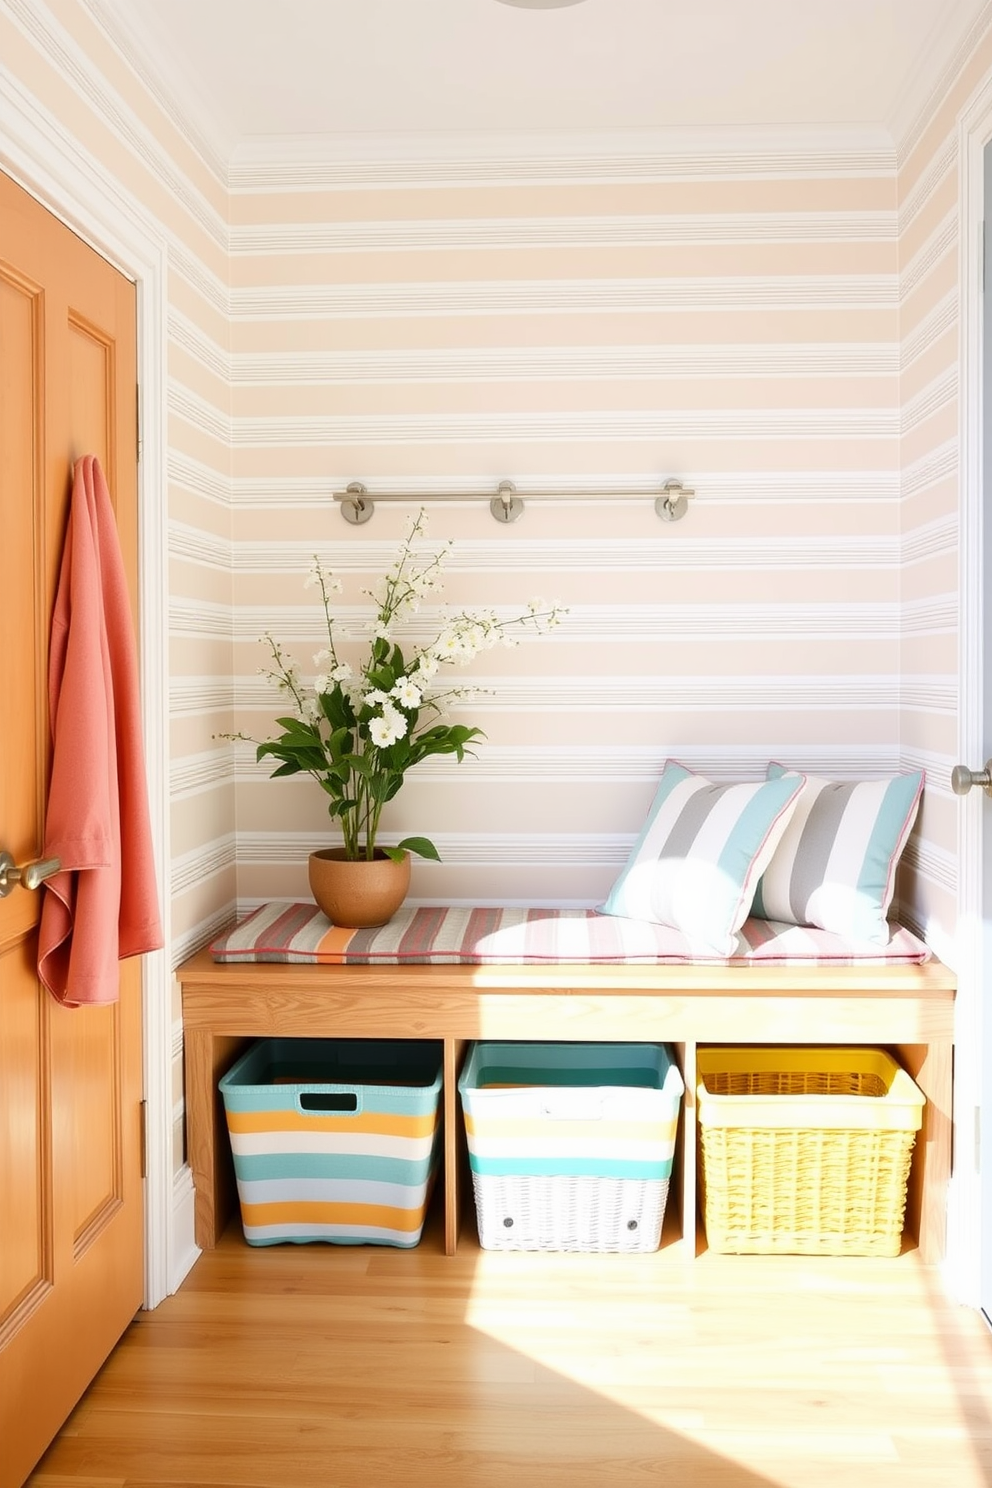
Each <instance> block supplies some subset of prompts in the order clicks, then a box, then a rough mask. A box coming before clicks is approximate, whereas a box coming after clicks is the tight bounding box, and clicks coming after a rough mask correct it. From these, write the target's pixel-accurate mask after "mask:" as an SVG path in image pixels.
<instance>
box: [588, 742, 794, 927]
mask: <svg viewBox="0 0 992 1488" xmlns="http://www.w3.org/2000/svg"><path fill="white" fill-rule="evenodd" d="M804 779H805V777H804V776H802V775H793V774H789V775H785V774H783V775H781V776H780V777H776V778H774V779H770V780H759V781H752V782H748V783H744V784H734V785H715V784H714V783H713V782H712V781H711V780H706V779H705V778H704V777H703V776H702V775H695V774H693V772H692V771H691V770H687V769H686V768H685V767H684V766H683V765H680V764H677V763H676V762H675V761H674V760H669V761H668V762H667V763H666V765H665V768H664V771H663V772H662V777H661V783H660V785H659V786H658V790H657V793H656V795H655V798H654V801H653V803H652V806H651V810H650V812H649V813H648V819H647V821H646V823H645V825H644V829H643V831H642V832H641V835H640V837H639V838H638V839H637V842H636V843H635V844H634V847H633V849H632V851H631V854H630V857H629V858H628V859H627V863H626V866H625V867H624V869H623V872H622V873H621V874H620V877H619V878H618V879H617V881H616V883H615V884H614V885H613V888H612V889H611V890H610V893H609V896H608V898H607V900H606V903H605V904H604V905H603V906H602V909H601V913H603V914H608V915H619V916H622V917H623V918H624V919H630V920H649V921H651V922H653V923H654V924H656V925H669V926H671V927H672V928H673V929H675V930H681V931H682V933H683V934H684V935H685V936H686V937H687V938H688V940H689V942H690V945H691V946H692V947H693V948H694V949H698V950H699V951H700V952H706V953H708V954H716V955H718V956H732V955H733V954H734V951H735V950H736V949H737V932H738V930H740V928H741V926H742V925H743V923H744V921H745V920H746V919H747V916H748V912H749V910H750V908H751V900H752V898H753V895H754V890H755V886H756V885H757V882H758V879H759V878H760V876H761V874H762V872H763V871H764V869H765V867H766V866H767V864H768V862H769V861H770V859H771V856H772V853H773V852H774V851H775V848H776V846H777V844H778V841H779V838H780V837H781V835H782V833H783V832H784V831H785V829H786V827H787V826H788V823H789V818H790V817H791V815H792V812H793V811H794V809H795V806H796V802H797V800H798V799H799V796H800V793H801V791H802V788H803V782H804Z"/></svg>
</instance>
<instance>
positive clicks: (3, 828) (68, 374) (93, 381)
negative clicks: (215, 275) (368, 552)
mask: <svg viewBox="0 0 992 1488" xmlns="http://www.w3.org/2000/svg"><path fill="white" fill-rule="evenodd" d="M136 445H137V434H136V327H135V292H134V286H133V284H131V283H130V282H129V281H128V280H127V279H125V278H124V277H123V276H122V275H121V274H119V273H118V272H117V271H116V270H115V269H113V268H112V267H111V266H110V265H109V264H108V263H107V262H106V261H105V260H104V259H103V258H101V257H100V256H99V255H98V254H97V253H95V252H94V251H93V250H92V249H91V248H89V247H87V245H86V244H85V243H83V242H82V241H81V240H80V239H79V238H78V237H76V236H75V234H74V233H72V232H71V231H70V230H69V229H68V228H66V227H65V226H63V224H62V223H60V222H58V221H57V220H56V219H55V218H54V217H52V216H51V215H50V214H49V213H48V212H47V211H45V210H44V209H43V208H42V207H40V206H39V205H38V203H37V202H35V201H34V200H33V199H32V198H31V197H30V196H28V195H27V194H26V193H25V192H23V191H22V190H21V189H20V188H19V187H17V186H15V185H14V183H13V182H11V181H10V180H9V179H8V178H7V177H5V176H2V175H0V597H2V604H3V635H2V639H0V707H2V710H3V728H2V741H3V742H2V745H0V850H6V851H8V852H9V853H11V854H12V855H13V857H14V859H15V861H16V862H17V863H18V864H23V863H25V862H28V861H30V860H32V859H37V858H39V857H40V856H41V849H42V842H43V836H44V817H45V789H46V781H47V774H48V768H49V761H50V746H49V732H48V706H47V658H48V631H49V622H50V616H51V612H52V606H53V603H54V598H55V591H56V585H57V582H58V573H59V565H60V561H61V554H62V545H63V538H64V532H65V523H66V515H67V510H68V498H69V492H70V482H71V472H72V466H73V463H74V461H75V459H76V458H77V457H78V456H80V455H83V454H90V453H92V454H96V455H97V456H98V457H99V459H100V462H101V464H102V466H103V469H104V472H105V473H106V476H107V482H108V485H109V487H110V491H111V496H112V499H113V500H114V503H115V508H116V512H117V520H118V527H119V530H120V535H121V545H122V548H123V552H124V560H125V566H126V569H127V572H128V576H129V582H130V584H131V600H132V607H133V609H134V611H135V613H136V606H135V592H136V573H137V448H136ZM41 892H42V891H36V892H29V891H28V890H26V889H24V888H21V887H15V888H14V889H13V890H12V892H11V893H9V894H8V895H7V896H6V897H3V898H0V1443H2V1446H0V1488H16V1485H19V1484H21V1483H22V1482H23V1481H24V1479H25V1478H26V1477H27V1476H28V1474H29V1472H30V1470H31V1468H32V1467H33V1466H34V1464H35V1462H36V1461H37V1460H38V1458H39V1457H40V1456H41V1455H42V1453H43V1452H44V1450H45V1448H46V1447H47V1445H48V1443H49V1442H50V1441H51V1439H52V1437H53V1436H54V1434H55V1433H56V1431H57V1430H58V1428H59V1427H60V1426H61V1424H62V1422H63V1421H64V1420H65V1418H66V1416H67V1415H68V1414H69V1412H70V1411H71V1410H72V1408H73V1406H74V1405H75V1404H76V1402H77V1401H78V1399H79V1397H80V1396H81V1395H82V1393H83V1391H84V1390H85V1389H86V1387H87V1385H88V1384H89V1382H90V1380H91V1379H92V1378H93V1376H94V1375H95V1374H96V1372H97V1371H98V1370H99V1368H100V1366H101V1364H102V1363H103V1361H104V1360H105V1359H106V1357H107V1355H108V1354H109V1352H110V1350H111V1349H112V1348H113V1346H114V1344H115V1343H116V1342H117V1340H118V1338H119V1337H120V1335H121V1334H122V1332H123V1331H124V1329H125V1328H126V1327H127V1325H128V1323H129V1322H130V1321H131V1319H132V1318H133V1316H134V1314H135V1312H136V1311H137V1309H138V1308H139V1307H140V1305H141V1298H142V1284H143V1255H144V1248H143V1219H142V1214H143V1198H142V1182H141V1162H142V1153H141V1115H142V1113H141V1000H140V962H139V961H137V960H135V961H125V962H122V963H121V996H120V1001H119V1002H118V1003H117V1004H114V1005H111V1006H106V1007H92V1008H73V1009H67V1008H64V1007H62V1006H60V1005H58V1004H56V1003H55V1002H54V1000H53V999H52V998H51V997H50V995H49V994H48V993H47V992H46V991H45V989H44V988H43V987H42V986H41V985H40V984H39V982H38V978H37V973H36V962H37V940H38V919H39V915H40V910H41Z"/></svg>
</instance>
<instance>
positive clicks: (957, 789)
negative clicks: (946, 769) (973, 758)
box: [951, 760, 992, 796]
mask: <svg viewBox="0 0 992 1488" xmlns="http://www.w3.org/2000/svg"><path fill="white" fill-rule="evenodd" d="M973 785H980V786H981V788H982V790H983V791H984V792H985V794H986V795H987V796H992V760H986V762H985V768H984V769H982V770H969V769H968V766H967V765H955V766H954V769H953V770H952V771H951V790H952V791H953V792H954V794H955V795H956V796H966V795H967V794H968V792H969V791H970V790H971V787H972V786H973Z"/></svg>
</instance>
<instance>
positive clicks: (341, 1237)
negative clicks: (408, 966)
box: [219, 1038, 442, 1248]
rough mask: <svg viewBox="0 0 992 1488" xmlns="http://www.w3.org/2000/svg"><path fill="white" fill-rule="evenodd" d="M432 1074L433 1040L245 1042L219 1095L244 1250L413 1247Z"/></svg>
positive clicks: (436, 1100) (436, 1144) (425, 1185)
mask: <svg viewBox="0 0 992 1488" xmlns="http://www.w3.org/2000/svg"><path fill="white" fill-rule="evenodd" d="M441 1070H442V1045H441V1043H440V1041H439V1040H424V1041H420V1040H406V1039H397V1040H390V1039H283V1038H275V1039H259V1040H258V1041H257V1042H256V1043H254V1044H253V1045H252V1047H251V1048H250V1049H249V1050H248V1051H247V1053H245V1054H244V1055H242V1057H241V1058H240V1059H239V1060H238V1061H237V1063H236V1064H235V1065H234V1066H233V1067H232V1068H231V1069H230V1070H228V1072H227V1074H226V1075H224V1077H223V1078H222V1079H221V1081H220V1087H219V1088H220V1092H221V1095H222V1096H223V1099H224V1109H225V1113H226V1116H227V1128H228V1133H229V1135H230V1139H231V1149H232V1153H233V1156H234V1173H235V1178H236V1179H237V1185H238V1198H239V1199H240V1202H241V1222H242V1225H243V1227H244V1233H245V1239H246V1240H247V1241H248V1243H249V1244H250V1245H277V1244H281V1243H283V1242H286V1241H289V1242H292V1243H295V1244H301V1243H306V1242H309V1241H327V1242H330V1243H332V1244H337V1245H396V1246H401V1247H404V1248H409V1247H412V1246H414V1245H416V1244H417V1243H418V1242H419V1240H420V1237H421V1234H422V1232H423V1227H424V1219H425V1216H426V1213H427V1205H428V1202H429V1200H430V1195H431V1189H432V1187H433V1183H434V1178H435V1175H436V1173H437V1170H438V1163H439V1158H440V1151H441V1141H440V1132H441V1119H440V1091H441Z"/></svg>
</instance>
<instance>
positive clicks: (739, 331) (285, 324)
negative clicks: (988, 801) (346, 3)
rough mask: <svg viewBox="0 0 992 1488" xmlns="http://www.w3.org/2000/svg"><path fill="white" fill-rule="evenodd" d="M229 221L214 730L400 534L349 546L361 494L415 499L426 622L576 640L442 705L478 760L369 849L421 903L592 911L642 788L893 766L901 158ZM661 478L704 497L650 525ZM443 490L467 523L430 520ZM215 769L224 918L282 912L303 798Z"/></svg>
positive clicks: (299, 184) (351, 188)
mask: <svg viewBox="0 0 992 1488" xmlns="http://www.w3.org/2000/svg"><path fill="white" fill-rule="evenodd" d="M632 178H633V179H632ZM231 219H232V226H231V249H232V281H233V286H234V287H233V289H232V342H231V346H232V353H231V374H232V382H233V387H234V392H233V404H232V408H233V417H232V439H233V445H234V467H233V490H234V505H235V509H236V512H237V517H236V523H235V541H234V547H233V558H234V568H235V577H234V595H235V606H234V630H235V647H234V650H235V668H236V678H235V689H236V694H237V699H238V721H239V726H240V727H241V728H243V729H244V731H245V732H246V733H248V734H250V735H252V736H253V737H260V736H262V735H264V734H265V732H266V731H267V729H268V727H269V725H270V722H271V718H272V716H273V708H274V699H273V698H272V696H271V694H270V693H268V692H267V691H266V688H265V685H264V683H263V682H262V680H261V679H259V678H258V677H257V676H256V668H257V666H258V665H259V663H260V662H261V661H263V659H264V653H263V650H262V649H261V648H260V647H259V646H258V644H257V640H256V638H257V636H258V634H259V633H260V631H261V630H263V629H266V628H270V627H271V628H272V629H273V630H274V631H275V632H276V633H277V634H278V635H279V637H280V638H281V639H286V640H293V641H295V642H297V643H298V646H297V651H298V655H299V656H300V658H301V660H302V661H303V663H304V669H306V668H307V667H308V666H309V665H310V652H312V651H313V650H314V649H315V648H316V644H317V642H318V639H319V632H318V619H319V617H318V615H317V613H316V611H315V609H314V606H313V603H312V601H311V602H310V604H309V605H308V604H307V596H306V595H305V594H304V592H303V589H302V577H303V574H304V572H305V569H306V567H307V565H308V562H309V557H310V554H311V553H312V552H314V551H317V552H319V553H320V554H321V555H322V556H323V557H324V558H325V559H326V560H327V561H329V562H330V563H331V565H332V566H334V567H336V568H338V569H340V571H341V572H342V574H343V575H344V576H345V579H346V588H345V592H344V594H343V595H342V596H341V599H342V604H343V605H344V606H345V607H346V609H347V612H348V614H349V615H355V614H359V613H361V593H360V591H361V589H362V588H363V587H364V586H366V585H368V584H369V583H370V581H371V579H372V577H373V576H374V575H375V574H376V573H377V572H379V571H381V569H382V567H383V565H384V564H385V563H386V562H387V561H388V558H389V556H390V554H391V551H392V546H393V542H394V539H395V538H396V537H397V535H398V534H399V533H400V531H401V530H402V528H403V526H404V524H405V521H406V519H407V516H408V515H409V513H410V511H412V510H415V509H416V503H413V504H412V505H407V506H406V507H405V508H404V509H400V508H399V507H397V506H395V505H387V504H385V503H380V505H379V506H378V507H377V509H376V513H375V516H374V518H373V520H372V522H371V523H369V524H368V525H366V526H363V527H360V528H352V527H349V526H348V525H347V524H345V523H344V522H343V521H342V519H341V516H340V514H339V512H338V511H337V510H336V508H335V507H334V505H333V503H332V502H331V500H330V495H331V492H332V491H334V490H335V489H337V490H340V489H342V488H343V487H344V486H345V485H346V484H347V483H348V482H349V481H350V480H353V479H360V480H363V481H364V482H366V484H367V485H368V486H369V488H370V490H371V491H372V492H373V494H375V493H376V492H389V491H397V490H401V491H408V492H412V493H414V494H422V496H423V498H424V501H425V504H426V505H427V507H428V510H429V513H430V521H431V531H432V534H433V535H434V536H436V537H438V538H442V539H448V538H452V539H454V543H455V547H454V555H453V560H452V563H451V565H450V568H449V580H448V585H447V591H446V596H445V597H446V598H448V599H449V600H450V601H451V602H452V603H456V604H461V603H479V604H485V605H495V606H497V607H498V608H500V609H511V608H512V607H514V606H518V605H521V604H522V603H523V602H525V601H526V600H527V599H528V598H529V597H530V596H531V595H532V594H534V593H539V594H543V595H551V596H553V597H556V598H558V599H560V600H562V601H563V602H564V603H565V604H567V605H568V606H569V616H568V619H567V621H566V623H565V624H564V625H563V626H562V628H561V629H560V631H558V632H556V633H555V635H554V637H553V638H551V639H548V640H543V641H539V642H534V643H530V644H527V645H526V646H524V647H522V648H521V649H520V650H517V651H511V652H497V653H489V654H488V655H487V656H486V657H485V658H484V659H480V663H479V664H478V665H477V666H475V667H473V669H472V672H471V674H469V675H468V676H466V677H465V678H459V680H466V681H471V682H473V683H474V682H478V683H479V684H480V685H481V686H482V687H484V688H486V689H488V695H487V696H485V697H483V698H481V699H480V700H479V701H478V703H477V704H476V705H475V706H474V707H471V708H466V709H464V710H460V711H459V715H458V716H459V717H460V718H464V720H465V721H470V722H473V723H476V724H478V725H479V726H481V727H482V728H483V729H484V730H485V732H486V736H487V738H486V742H485V743H484V744H483V745H482V746H481V747H480V748H479V751H478V757H477V759H476V760H474V761H471V762H466V763H464V764H462V765H461V766H458V765H455V764H454V763H453V762H451V761H442V762H440V763H437V764H435V765H432V766H430V767H423V768H422V769H421V770H420V771H419V772H416V773H415V774H413V775H411V776H410V777H409V779H408V782H407V784H406V785H405V787H404V789H403V792H402V793H401V795H400V796H399V797H398V798H397V800H396V802H395V803H394V805H393V808H392V810H391V814H390V815H389V816H388V818H387V819H386V828H387V832H390V833H392V834H393V835H394V839H395V837H396V836H399V835H402V834H404V833H406V832H410V831H420V832H424V833H426V834H427V835H429V836H431V837H432V838H434V839H435V840H436V842H437V843H438V846H439V848H440V850H441V854H442V858H443V860H444V862H443V864H442V865H441V866H436V865H426V864H418V865H417V866H415V868H414V882H413V895H414V897H415V898H419V899H421V900H426V901H430V900H431V899H439V900H445V901H450V900H473V899H474V900H481V901H483V902H486V901H496V902H503V903H506V902H515V901H521V900H522V901H532V902H534V901H542V900H543V901H547V902H553V903H565V904H592V903H596V902H598V901H600V900H601V899H602V897H603V896H604V895H605V893H606V891H607V889H608V888H609V886H610V883H611V882H612V879H613V877H614V876H615V874H616V872H617V871H618V868H619V865H620V864H621V863H622V861H623V860H624V857H625V856H626V852H627V849H628V847H629V846H630V843H631V841H632V840H633V837H634V836H635V835H636V833H637V831H638V829H639V826H640V823H641V820H642V817H643V813H644V811H645V810H646V807H647V805H648V803H649V802H650V799H651V796H652V794H653V789H654V785H655V782H656V780H657V777H658V775H659V773H660V769H661V766H662V764H663V762H664V759H665V758H666V756H667V755H668V754H673V755H675V756H676V757H678V758H679V759H681V760H683V761H684V762H685V763H687V764H689V765H691V766H694V767H698V768H701V769H707V770H710V771H713V772H715V773H717V774H719V775H720V776H721V777H728V778H729V777H731V776H734V775H738V776H739V775H744V776H753V775H757V774H761V773H762V772H763V770H764V766H765V763H766V762H767V760H769V759H770V758H777V759H782V760H783V761H784V762H786V763H788V764H797V765H801V764H808V765H809V766H811V767H814V768H816V769H818V770H821V771H827V772H833V773H837V774H839V775H853V774H859V773H861V772H865V771H868V772H877V771H879V770H885V769H894V768H897V767H898V765H899V760H900V708H901V702H900V681H899V666H900V638H901V615H900V562H901V548H900V476H899V460H900V450H899V438H900V412H899V376H900V361H899V355H900V344H899V277H898V240H899V219H898V215H897V201H896V179H895V169H894V157H893V156H892V155H891V153H886V152H884V151H880V152H876V153H875V154H869V153H866V152H865V151H864V150H863V149H861V150H859V151H858V152H856V153H854V152H851V153H846V154H845V153H844V152H842V151H833V152H825V151H820V152H812V151H811V152H807V153H805V154H804V153H802V152H800V151H796V152H793V153H791V154H789V155H780V154H775V153H774V152H771V151H767V152H765V153H764V154H760V153H755V152H753V151H751V152H749V153H747V154H745V153H744V151H741V152H740V153H739V154H736V155H727V156H725V157H714V156H712V155H699V156H698V157H691V156H684V157H682V158H679V159H662V158H657V159H650V160H647V159H645V160H638V161H636V162H634V161H631V160H630V159H622V158H619V157H618V158H613V159H611V158H609V157H607V156H604V157H603V158H600V159H596V160H589V159H583V160H581V161H576V160H572V159H569V158H568V157H561V158H558V159H547V160H543V161H542V160H530V161H528V162H527V163H526V165H525V164H523V163H520V162H517V163H514V162H512V161H497V162H490V163H488V164H486V165H480V166H476V167H472V166H468V165H462V166H460V167H457V168H456V167H454V166H453V165H452V163H451V162H438V163H437V164H435V165H433V166H432V165H431V164H430V163H427V162H421V163H419V164H414V163H412V162H396V163H390V162H381V163H379V164H378V165H377V167H376V171H375V176H374V181H371V182H370V180H369V179H368V172H367V170H366V169H365V168H363V167H360V166H348V165H345V164H335V165H330V164H327V163H321V162H319V161H317V162H314V163H312V164H309V165H307V164H300V165H299V166H298V167H297V168H295V169H293V170H292V171H291V172H288V171H285V170H283V169H282V168H276V167H274V166H270V165H268V164H267V163H266V162H265V161H264V160H263V159H259V160H257V161H252V160H250V159H247V158H244V157H242V158H241V159H240V160H236V161H235V164H234V166H233V168H232V195H231ZM673 475H675V476H679V477H682V478H684V479H685V480H686V481H687V482H688V483H689V484H691V485H693V486H694V487H695V488H696V490H697V493H698V494H697V497H696V498H695V500H694V501H693V503H692V504H691V507H690V511H689V514H688V516H687V517H686V518H685V519H684V520H683V521H682V522H681V523H679V524H677V525H666V524H663V523H661V522H659V520H658V518H657V517H656V516H655V513H654V509H653V499H652V498H653V495H654V494H656V493H657V491H658V489H659V487H660V485H661V483H662V481H663V480H664V479H665V478H666V477H668V476H673ZM504 478H507V479H512V480H513V481H515V482H516V484H517V485H518V487H520V488H521V489H526V490H528V491H533V492H535V493H536V496H535V499H533V500H530V501H528V502H527V504H526V510H525V514H524V516H523V518H522V519H521V520H520V521H519V523H517V524H515V525H513V526H511V527H501V526H499V525H497V524H496V523H494V522H493V520H492V518H491V517H490V515H489V510H488V497H489V496H490V495H491V494H492V493H493V492H494V490H495V488H496V485H497V483H498V481H499V480H501V479H504ZM542 491H566V492H570V493H573V496H574V497H575V498H580V497H581V498H584V499H571V500H560V499H552V498H550V497H548V498H546V499H540V493H541V492H542ZM458 492H462V493H464V492H474V493H476V495H477V499H476V500H475V501H474V502H467V501H458V502H454V503H443V502H442V501H440V500H438V501H434V500H433V499H432V498H434V497H440V496H445V495H451V494H452V493H458ZM629 492H643V496H642V498H641V499H640V500H632V499H626V498H625V497H624V496H623V495H621V494H620V493H629ZM428 618H429V617H426V616H421V617H418V619H419V620H423V621H425V622H426V620H427V619H428ZM418 633H419V632H418ZM310 670H311V671H312V670H313V668H312V666H311V667H310ZM235 768H236V771H237V781H238V787H237V794H238V850H237V860H238V893H239V900H240V902H241V904H242V905H244V906H247V905H253V904H255V903H257V902H258V901H259V900H260V899H263V898H265V897H267V896H271V895H273V894H275V895H287V896H292V895H299V894H305V892H306V885H305V878H304V874H303V862H304V859H305V855H306V852H307V850H308V849H309V848H310V847H311V846H313V845H317V844H319V843H322V842H324V841H327V840H329V836H328V829H327V823H326V819H325V815H324V806H323V797H322V795H321V793H320V791H319V790H318V789H317V788H316V787H315V786H312V784H311V783H310V782H306V781H304V782H287V781H277V782H270V781H269V780H267V778H266V772H265V771H264V769H261V770H260V769H258V768H256V767H255V766H254V764H253V762H252V751H251V750H250V749H249V748H242V749H239V750H238V751H237V752H236V755H235Z"/></svg>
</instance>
